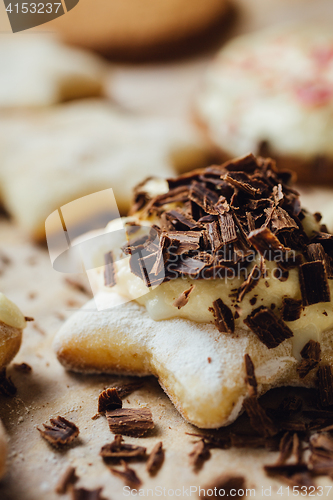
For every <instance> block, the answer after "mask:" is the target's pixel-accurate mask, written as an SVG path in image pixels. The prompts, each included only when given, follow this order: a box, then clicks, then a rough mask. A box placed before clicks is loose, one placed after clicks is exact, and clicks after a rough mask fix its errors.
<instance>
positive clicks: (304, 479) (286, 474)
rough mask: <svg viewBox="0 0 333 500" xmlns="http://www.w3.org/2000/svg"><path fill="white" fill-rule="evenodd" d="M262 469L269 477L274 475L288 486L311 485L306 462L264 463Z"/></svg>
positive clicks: (311, 481)
mask: <svg viewBox="0 0 333 500" xmlns="http://www.w3.org/2000/svg"><path fill="white" fill-rule="evenodd" d="M264 470H265V471H266V473H267V475H268V476H270V477H276V478H277V479H280V480H281V481H283V482H284V483H287V484H289V485H290V486H312V485H313V480H312V477H311V472H310V471H309V469H308V467H307V465H306V464H303V463H300V464H283V465H265V466H264Z"/></svg>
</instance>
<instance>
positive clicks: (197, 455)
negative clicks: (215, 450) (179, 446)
mask: <svg viewBox="0 0 333 500" xmlns="http://www.w3.org/2000/svg"><path fill="white" fill-rule="evenodd" d="M188 456H189V459H190V465H191V466H192V467H194V469H195V470H196V471H199V469H201V467H202V465H203V463H204V462H205V461H206V460H208V459H209V458H210V451H209V445H208V444H207V443H206V441H205V440H204V439H200V441H198V442H196V443H195V445H194V446H193V449H192V451H191V452H190V453H189V455H188Z"/></svg>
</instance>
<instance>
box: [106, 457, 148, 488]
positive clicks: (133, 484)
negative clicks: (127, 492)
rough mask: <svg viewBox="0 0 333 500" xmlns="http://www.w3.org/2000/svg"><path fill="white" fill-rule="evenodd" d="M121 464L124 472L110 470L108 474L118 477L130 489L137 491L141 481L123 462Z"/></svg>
mask: <svg viewBox="0 0 333 500" xmlns="http://www.w3.org/2000/svg"><path fill="white" fill-rule="evenodd" d="M121 464H122V466H123V468H124V470H119V469H113V468H110V472H111V473H112V474H113V475H114V476H117V477H120V479H122V480H123V481H124V482H125V484H127V485H128V486H129V487H130V488H132V489H138V488H139V487H140V486H141V484H142V481H141V479H140V478H139V477H138V476H137V474H136V472H135V470H134V469H131V468H130V467H129V466H128V465H127V463H126V462H125V461H124V460H122V461H121Z"/></svg>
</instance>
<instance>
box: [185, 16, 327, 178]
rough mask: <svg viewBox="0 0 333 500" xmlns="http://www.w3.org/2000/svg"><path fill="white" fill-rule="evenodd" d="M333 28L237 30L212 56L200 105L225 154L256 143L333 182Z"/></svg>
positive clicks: (302, 173) (255, 147) (307, 174)
mask: <svg viewBox="0 0 333 500" xmlns="http://www.w3.org/2000/svg"><path fill="white" fill-rule="evenodd" d="M332 88H333V34H332V29H331V27H327V26H326V25H312V24H297V25H294V24H293V25H287V26H279V27H274V28H269V29H265V30H263V31H260V32H255V33H251V34H248V35H243V36H241V37H238V38H235V39H234V40H232V41H231V42H229V43H228V44H227V45H226V46H224V47H223V48H222V49H221V51H220V52H219V54H218V55H217V57H216V58H215V60H214V61H213V62H212V63H211V65H210V67H209V69H208V71H207V74H206V75H205V77H204V81H203V85H202V89H201V91H200V93H199V95H198V96H197V98H196V102H195V113H196V117H197V119H198V121H199V122H200V124H201V125H202V127H203V128H204V130H205V131H206V133H207V136H208V137H209V139H210V141H211V142H212V144H213V145H214V146H215V148H216V149H217V150H218V151H219V153H220V156H221V157H222V158H223V159H227V158H232V157H234V156H240V155H242V154H246V153H248V152H249V151H252V152H254V153H259V154H262V155H264V156H272V157H273V158H274V159H276V160H278V165H279V166H280V167H282V168H290V169H293V170H295V171H296V172H297V176H298V180H299V182H304V183H316V184H326V183H327V182H329V183H333V90H332Z"/></svg>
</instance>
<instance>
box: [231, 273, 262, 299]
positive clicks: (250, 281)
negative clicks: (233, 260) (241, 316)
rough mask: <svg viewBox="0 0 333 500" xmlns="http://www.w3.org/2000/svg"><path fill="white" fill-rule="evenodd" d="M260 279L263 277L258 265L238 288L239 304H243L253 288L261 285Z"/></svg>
mask: <svg viewBox="0 0 333 500" xmlns="http://www.w3.org/2000/svg"><path fill="white" fill-rule="evenodd" d="M260 277H261V272H260V269H259V267H258V266H257V265H255V266H253V268H252V270H251V272H250V274H249V275H248V277H247V278H246V280H245V281H244V282H243V283H242V284H241V286H240V287H239V288H238V292H237V302H242V300H243V298H244V297H245V295H246V294H247V293H249V292H251V291H252V290H253V288H254V287H255V286H256V285H257V284H258V283H259V278H260Z"/></svg>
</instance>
